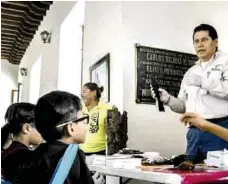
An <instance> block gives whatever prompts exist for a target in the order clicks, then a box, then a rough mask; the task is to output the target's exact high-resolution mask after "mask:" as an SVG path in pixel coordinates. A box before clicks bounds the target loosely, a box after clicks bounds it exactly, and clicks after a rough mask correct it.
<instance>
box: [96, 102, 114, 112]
mask: <svg viewBox="0 0 228 184" xmlns="http://www.w3.org/2000/svg"><path fill="white" fill-rule="evenodd" d="M98 106H99V108H101V109H105V110H110V109H113V105H112V104H111V103H110V102H109V103H105V102H104V101H102V100H100V102H99V104H98Z"/></svg>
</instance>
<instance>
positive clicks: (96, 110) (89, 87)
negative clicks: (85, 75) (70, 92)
mask: <svg viewBox="0 0 228 184" xmlns="http://www.w3.org/2000/svg"><path fill="white" fill-rule="evenodd" d="M103 90H104V88H103V87H98V85H97V84H96V83H86V84H85V85H84V86H83V89H82V100H83V102H84V107H83V113H84V114H87V115H89V127H88V128H89V129H88V131H87V134H86V141H85V143H84V144H81V149H82V150H83V151H84V152H85V154H86V155H91V154H100V155H105V154H106V143H107V140H106V132H105V119H106V117H107V111H108V110H109V109H112V106H111V105H109V104H106V103H104V102H103V101H102V100H101V99H100V98H101V93H102V92H103Z"/></svg>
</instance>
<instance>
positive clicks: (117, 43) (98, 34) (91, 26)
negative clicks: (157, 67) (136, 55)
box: [83, 1, 124, 110]
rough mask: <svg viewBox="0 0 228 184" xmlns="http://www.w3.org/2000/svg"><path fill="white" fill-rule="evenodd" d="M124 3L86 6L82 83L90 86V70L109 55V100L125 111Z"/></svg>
mask: <svg viewBox="0 0 228 184" xmlns="http://www.w3.org/2000/svg"><path fill="white" fill-rule="evenodd" d="M122 4H123V2H117V1H116V2H104V1H103V2H101V1H93V2H86V6H85V7H86V10H85V11H86V13H85V32H84V34H85V36H84V63H83V83H86V82H89V79H90V78H89V67H90V66H91V65H92V64H94V63H95V62H97V61H98V60H99V59H101V58H102V57H103V56H105V55H106V54H107V53H110V60H111V63H110V74H111V75H110V78H111V79H110V84H111V85H110V98H111V103H115V105H116V106H118V107H119V108H120V109H121V110H122V108H123V99H122V96H123V63H122V60H121V59H122V54H124V53H123V52H122V46H121V43H122V41H121V39H122V26H123V24H122Z"/></svg>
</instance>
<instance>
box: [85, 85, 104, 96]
mask: <svg viewBox="0 0 228 184" xmlns="http://www.w3.org/2000/svg"><path fill="white" fill-rule="evenodd" d="M84 86H85V87H87V88H88V89H89V90H90V91H96V92H97V96H96V99H97V100H99V99H100V98H101V93H102V92H103V91H104V87H103V86H101V87H98V85H97V84H96V83H93V82H88V83H86V84H85V85H84Z"/></svg>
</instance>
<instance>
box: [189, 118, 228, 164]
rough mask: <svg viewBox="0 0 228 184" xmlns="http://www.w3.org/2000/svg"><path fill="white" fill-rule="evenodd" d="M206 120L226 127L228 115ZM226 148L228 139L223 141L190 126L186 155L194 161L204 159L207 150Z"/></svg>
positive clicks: (227, 125)
mask: <svg viewBox="0 0 228 184" xmlns="http://www.w3.org/2000/svg"><path fill="white" fill-rule="evenodd" d="M208 121H210V122H212V123H215V124H217V125H219V126H222V127H224V128H227V129H228V117H225V118H217V119H208ZM224 148H225V149H228V141H225V140H223V139H221V138H219V137H217V136H215V135H213V134H211V133H209V132H206V131H203V130H200V129H198V128H196V127H190V128H189V130H188V133H187V150H186V153H187V157H186V160H192V161H193V162H195V163H198V162H202V161H203V160H204V159H206V156H207V152H208V151H217V150H223V149H224Z"/></svg>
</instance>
